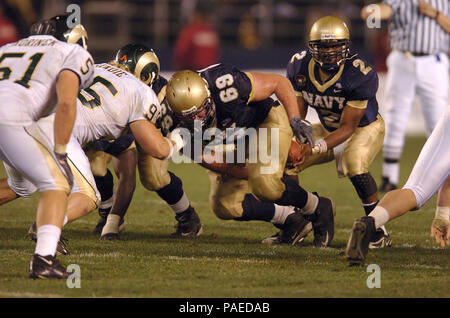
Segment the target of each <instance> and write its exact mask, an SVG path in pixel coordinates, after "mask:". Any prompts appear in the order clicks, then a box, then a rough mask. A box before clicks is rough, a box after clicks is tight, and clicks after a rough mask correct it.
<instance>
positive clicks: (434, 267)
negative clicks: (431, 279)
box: [400, 264, 442, 269]
mask: <svg viewBox="0 0 450 318" xmlns="http://www.w3.org/2000/svg"><path fill="white" fill-rule="evenodd" d="M400 267H405V268H426V269H442V267H441V266H439V265H421V264H406V265H400Z"/></svg>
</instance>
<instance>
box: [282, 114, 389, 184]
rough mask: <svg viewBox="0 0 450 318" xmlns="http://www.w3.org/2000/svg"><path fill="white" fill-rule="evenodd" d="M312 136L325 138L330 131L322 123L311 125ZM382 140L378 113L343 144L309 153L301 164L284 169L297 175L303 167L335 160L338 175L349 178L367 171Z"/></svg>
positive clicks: (381, 128) (381, 125)
mask: <svg viewBox="0 0 450 318" xmlns="http://www.w3.org/2000/svg"><path fill="white" fill-rule="evenodd" d="M313 133H314V138H315V139H316V140H318V139H322V138H325V137H326V136H328V135H329V134H330V133H329V132H328V131H327V130H326V129H325V128H324V127H323V126H322V124H320V123H318V124H314V125H313ZM383 140H384V120H383V118H382V117H381V116H380V115H378V116H377V119H376V120H375V121H374V122H372V123H370V124H369V125H367V126H365V127H358V128H356V130H355V132H354V133H353V135H352V136H351V137H350V138H349V139H347V140H346V141H345V142H344V143H343V144H341V145H339V146H337V147H335V148H334V149H329V150H328V151H327V152H325V153H322V154H316V155H311V156H310V157H309V158H308V159H307V160H306V161H305V162H304V163H303V164H301V165H300V166H297V167H295V168H292V169H286V171H285V173H286V174H287V175H297V174H298V173H299V172H300V171H303V170H304V169H306V168H308V167H310V166H313V165H317V164H321V163H325V162H329V161H331V160H334V159H335V160H336V167H337V170H338V175H339V177H344V176H345V177H348V178H351V177H353V176H356V175H360V174H363V173H367V172H369V166H370V164H371V163H372V161H373V159H375V156H376V155H377V153H378V152H379V151H380V149H381V147H382V145H383Z"/></svg>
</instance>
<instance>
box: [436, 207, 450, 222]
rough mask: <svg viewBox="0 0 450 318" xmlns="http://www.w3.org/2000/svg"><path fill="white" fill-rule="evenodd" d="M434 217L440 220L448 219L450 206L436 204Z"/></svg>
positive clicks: (449, 217) (449, 218)
mask: <svg viewBox="0 0 450 318" xmlns="http://www.w3.org/2000/svg"><path fill="white" fill-rule="evenodd" d="M434 218H435V219H440V220H450V207H448V206H437V207H436V214H435V216H434Z"/></svg>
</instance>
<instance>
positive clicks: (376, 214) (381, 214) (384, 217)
mask: <svg viewBox="0 0 450 318" xmlns="http://www.w3.org/2000/svg"><path fill="white" fill-rule="evenodd" d="M369 216H371V217H373V218H374V219H375V228H376V229H378V228H379V227H381V226H383V225H384V224H386V223H387V222H388V221H389V219H390V217H389V212H388V211H387V210H386V209H385V208H383V207H382V206H380V205H377V206H376V207H375V209H373V211H372V212H370V214H369Z"/></svg>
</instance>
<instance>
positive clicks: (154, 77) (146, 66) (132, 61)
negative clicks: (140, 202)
mask: <svg viewBox="0 0 450 318" xmlns="http://www.w3.org/2000/svg"><path fill="white" fill-rule="evenodd" d="M115 63H116V64H117V65H118V66H120V67H125V68H127V69H129V70H130V72H131V73H133V74H134V75H136V76H137V77H138V78H140V79H141V80H142V81H143V82H144V83H146V84H147V85H149V86H150V87H151V88H152V89H153V91H154V92H155V93H156V95H157V96H158V100H159V102H160V104H161V117H160V118H159V119H158V120H157V122H156V127H157V128H159V129H160V131H161V133H162V134H163V136H167V135H168V134H169V133H170V132H171V131H172V130H173V129H174V128H175V125H176V124H177V121H176V118H175V116H173V113H172V111H171V110H170V108H169V107H168V106H167V103H166V99H165V92H166V84H167V80H166V79H165V78H164V77H163V76H161V75H160V74H159V72H160V63H159V59H158V57H157V55H156V54H155V53H154V52H153V50H151V49H149V48H147V47H146V46H144V45H140V44H128V45H125V46H124V47H122V48H121V49H120V50H119V51H118V52H117V54H116V58H115ZM125 138H128V137H125ZM129 138H133V137H132V135H130V136H129ZM129 138H128V139H125V141H127V140H130V141H131V139H129ZM120 139H121V138H119V140H117V141H116V142H118V143H121V141H120ZM119 147H120V146H119ZM130 148H131V147H130ZM136 148H137V163H138V170H139V176H140V180H141V183H142V185H143V186H144V187H145V188H146V189H147V190H149V191H155V192H156V193H157V194H158V195H159V196H160V197H161V198H162V199H163V200H164V201H166V202H167V204H168V205H169V206H170V207H171V209H172V210H173V212H175V219H176V220H177V229H176V231H175V233H173V234H172V235H171V236H172V237H192V236H198V235H200V234H201V230H202V226H201V222H200V218H199V216H198V214H197V213H196V212H195V210H194V208H193V207H192V206H191V204H190V201H189V199H188V197H187V195H186V193H185V192H184V191H183V187H182V182H181V179H180V178H178V177H177V176H176V175H175V174H173V173H172V172H170V171H168V165H169V161H168V160H160V159H157V158H154V157H152V156H150V155H148V154H147V153H145V151H143V149H142V148H141V147H140V146H139V144H137V143H136ZM122 149H124V150H125V149H127V148H125V147H122ZM134 162H135V161H131V162H129V163H128V167H135V166H136V165H135V164H134ZM105 168H106V167H105ZM124 170H125V169H124ZM128 170H130V173H131V170H132V169H128ZM125 171H127V170H125ZM133 171H134V170H133ZM131 177H132V176H131ZM96 181H97V179H96ZM101 183H102V184H103V185H104V186H103V187H100V186H99V191H100V192H102V189H105V192H106V194H105V197H111V196H112V188H113V178H112V175H111V174H110V173H109V174H106V175H105V178H104V179H103V180H102V181H101ZM130 190H131V189H130V188H128V189H127V190H126V191H125V192H121V193H118V192H117V191H116V193H117V194H118V195H120V196H121V197H122V199H121V201H123V203H124V204H125V203H126V202H127V197H128V198H129V199H130V200H131V196H130V192H131V191H130ZM133 190H134V188H133ZM131 195H132V192H131ZM102 198H103V194H102ZM117 200H118V199H117V198H114V202H116V201H117ZM102 201H103V200H102ZM109 204H112V202H111V203H109ZM128 204H129V201H128ZM128 204H127V205H126V206H128ZM122 206H123V204H122ZM106 208H107V209H106V210H105V209H99V214H100V220H99V222H98V224H97V226H96V228H95V230H94V231H95V232H97V233H98V232H100V231H101V233H102V235H101V237H104V238H105V239H116V238H118V233H119V230H121V224H122V223H123V216H124V215H125V213H126V209H125V210H123V209H118V210H116V211H115V209H111V205H109V207H106ZM110 210H111V211H112V212H111V213H112V214H116V215H117V216H120V218H121V221H120V223H119V227H117V225H115V226H110V225H109V224H110V223H108V221H107V218H108V214H109V211H110ZM117 216H116V217H115V218H117ZM112 217H113V216H112ZM111 224H117V222H111ZM103 226H104V229H103V230H102V229H101V228H103Z"/></svg>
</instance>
